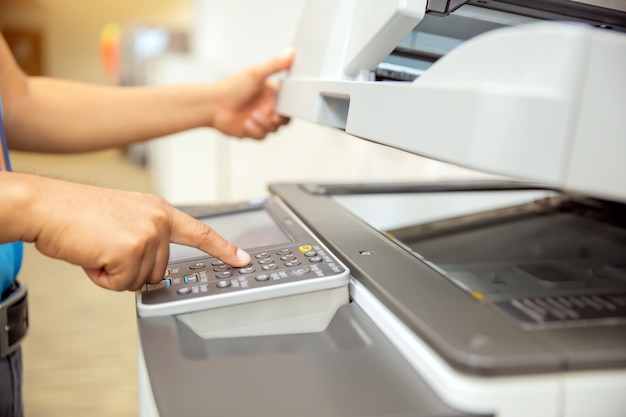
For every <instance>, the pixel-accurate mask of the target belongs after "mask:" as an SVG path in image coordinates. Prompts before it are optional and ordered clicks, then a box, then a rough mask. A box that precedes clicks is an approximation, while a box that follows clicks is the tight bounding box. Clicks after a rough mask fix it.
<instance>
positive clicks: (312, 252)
mask: <svg viewBox="0 0 626 417" xmlns="http://www.w3.org/2000/svg"><path fill="white" fill-rule="evenodd" d="M316 255H317V252H315V251H314V250H310V251H308V252H304V256H306V257H308V258H310V257H311V256H316Z"/></svg>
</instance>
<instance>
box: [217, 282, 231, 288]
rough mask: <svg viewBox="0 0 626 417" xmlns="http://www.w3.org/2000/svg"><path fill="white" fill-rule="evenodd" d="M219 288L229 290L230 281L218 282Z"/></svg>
mask: <svg viewBox="0 0 626 417" xmlns="http://www.w3.org/2000/svg"><path fill="white" fill-rule="evenodd" d="M216 285H217V288H228V287H230V281H228V280H222V281H217V284H216Z"/></svg>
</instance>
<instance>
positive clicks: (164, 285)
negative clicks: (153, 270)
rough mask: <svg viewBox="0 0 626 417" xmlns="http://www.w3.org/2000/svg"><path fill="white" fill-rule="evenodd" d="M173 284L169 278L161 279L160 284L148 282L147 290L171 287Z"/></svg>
mask: <svg viewBox="0 0 626 417" xmlns="http://www.w3.org/2000/svg"><path fill="white" fill-rule="evenodd" d="M171 286H172V280H171V279H169V278H166V279H163V280H161V282H159V283H158V284H146V292H149V291H156V290H160V289H163V288H169V287H171Z"/></svg>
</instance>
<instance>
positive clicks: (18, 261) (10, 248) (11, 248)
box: [0, 242, 24, 294]
mask: <svg viewBox="0 0 626 417" xmlns="http://www.w3.org/2000/svg"><path fill="white" fill-rule="evenodd" d="M23 253H24V244H23V243H22V242H14V243H5V244H1V245H0V294H2V293H3V292H4V290H6V289H7V288H9V287H10V286H11V284H12V283H13V281H15V279H16V278H17V274H18V273H19V272H20V268H21V267H22V257H23Z"/></svg>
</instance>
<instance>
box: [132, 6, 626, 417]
mask: <svg viewBox="0 0 626 417" xmlns="http://www.w3.org/2000/svg"><path fill="white" fill-rule="evenodd" d="M294 46H295V48H296V58H295V61H294V64H293V66H292V68H291V70H290V71H289V74H288V75H287V76H286V78H285V79H284V80H282V84H281V89H280V96H279V102H278V110H279V111H280V112H281V113H282V114H285V115H287V116H290V117H294V118H300V119H305V120H309V121H311V122H314V123H319V124H324V125H328V126H332V127H334V128H337V129H341V130H344V131H345V132H347V133H349V134H351V135H353V136H354V137H355V140H368V141H372V142H376V143H380V144H381V145H383V146H390V147H393V148H397V149H400V150H403V151H406V152H409V153H414V154H417V155H421V156H426V157H429V158H433V159H436V160H440V161H445V162H448V163H452V164H455V165H459V166H463V167H467V168H471V169H475V170H479V171H482V172H486V173H490V174H494V175H497V176H498V177H494V179H493V180H492V179H489V180H480V181H468V180H463V181H447V182H421V181H420V180H419V178H416V181H415V182H410V183H407V182H402V183H388V182H378V183H371V182H370V183H359V184H355V183H345V184H344V183H318V182H315V181H314V179H313V181H311V182H307V183H275V184H271V185H270V187H269V191H270V195H269V197H267V198H266V199H262V200H254V201H247V202H244V203H240V204H228V205H216V206H202V207H200V206H198V207H182V208H183V209H184V210H186V211H187V212H188V213H189V214H191V215H193V216H194V217H196V218H198V219H200V220H202V221H204V222H206V223H207V224H210V225H211V226H212V227H214V228H215V230H217V231H218V232H220V233H221V234H223V235H224V236H225V237H227V238H228V239H230V240H232V241H234V242H235V243H237V244H238V245H239V246H241V247H243V248H245V249H246V250H248V251H249V252H250V253H251V255H252V258H253V261H252V263H251V265H249V266H247V267H245V268H233V267H230V266H228V265H224V264H223V263H221V262H220V261H219V260H217V259H215V258H212V257H211V256H209V255H207V254H204V253H201V252H199V251H197V250H194V249H191V248H186V247H181V246H179V245H172V246H171V253H170V265H169V266H168V270H167V273H166V276H165V277H164V280H163V281H162V282H161V283H160V284H157V285H154V286H146V288H144V289H143V290H142V291H139V292H138V293H137V312H138V327H139V334H140V346H139V391H140V398H139V400H140V414H141V415H142V416H145V417H148V416H149V417H156V416H160V417H166V416H177V417H181V416H198V415H213V416H248V415H260V416H274V417H276V416H294V415H297V416H300V417H308V416H325V417H334V416H337V417H357V416H358V417H365V416H372V417H374V416H376V417H381V416H387V417H391V416H403V417H409V416H411V417H417V416H419V417H429V416H433V417H434V416H448V417H452V416H459V417H460V416H495V417H522V416H524V417H526V416H537V417H582V416H588V415H598V416H607V417H618V416H623V415H626V396H624V393H625V392H626V220H624V219H626V165H625V164H623V162H622V158H623V156H624V155H626V117H625V116H626V70H625V69H626V10H625V8H624V7H621V8H620V7H619V5H617V6H615V5H614V4H612V3H610V2H608V4H607V2H602V1H598V2H595V1H592V0H589V1H584V2H574V1H566V0H551V1H544V2H532V1H525V0H503V1H492V0H478V1H462V0H460V1H436V0H430V1H426V0H404V1H389V0H343V1H337V0H315V1H309V2H307V3H306V6H305V8H304V11H303V14H302V21H301V24H300V25H299V30H298V33H297V35H296V38H295V41H294ZM345 157H346V159H348V158H350V155H346V156H345Z"/></svg>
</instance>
